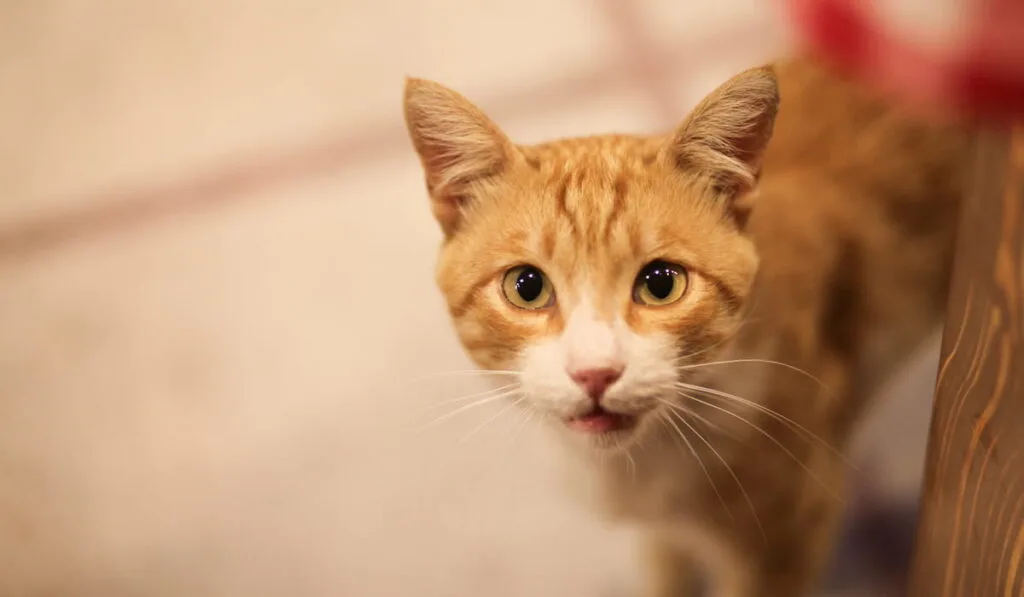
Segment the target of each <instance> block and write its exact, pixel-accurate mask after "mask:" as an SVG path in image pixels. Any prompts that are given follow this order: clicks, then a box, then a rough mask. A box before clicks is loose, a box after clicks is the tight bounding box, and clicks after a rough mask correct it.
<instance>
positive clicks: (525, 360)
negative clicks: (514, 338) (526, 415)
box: [516, 337, 592, 419]
mask: <svg viewBox="0 0 1024 597" xmlns="http://www.w3.org/2000/svg"><path fill="white" fill-rule="evenodd" d="M516 368H517V370H518V371H520V372H521V373H522V375H521V377H520V382H521V383H522V387H523V393H524V395H525V396H526V399H527V400H528V401H529V402H530V404H531V406H533V407H534V408H538V409H540V410H541V411H542V412H545V413H548V414H551V415H554V416H556V417H558V418H562V419H565V418H569V417H572V416H577V415H580V414H582V413H584V412H586V411H588V410H589V409H590V408H591V407H592V404H591V401H590V399H589V398H587V397H586V395H585V394H583V393H582V392H581V391H580V389H579V388H578V387H577V386H576V385H575V384H574V383H573V382H572V380H571V379H570V378H569V376H568V375H567V374H566V372H565V347H564V345H563V343H562V342H561V341H560V339H559V338H555V337H552V338H546V339H543V340H540V341H537V342H532V343H530V344H528V345H526V346H525V347H524V348H523V350H522V352H521V354H520V357H519V359H518V360H517V363H516Z"/></svg>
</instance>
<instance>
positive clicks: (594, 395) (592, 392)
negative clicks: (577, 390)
mask: <svg viewBox="0 0 1024 597" xmlns="http://www.w3.org/2000/svg"><path fill="white" fill-rule="evenodd" d="M622 370H623V367H599V368H594V369H578V370H576V371H569V377H570V378H572V380H573V381H574V382H576V384H577V385H579V386H580V387H581V388H583V390H584V391H586V392H587V395H588V396H590V398H591V399H593V400H600V399H601V397H602V396H604V393H605V390H607V389H608V386H610V385H612V384H613V383H615V381H616V380H618V379H619V378H620V377H622Z"/></svg>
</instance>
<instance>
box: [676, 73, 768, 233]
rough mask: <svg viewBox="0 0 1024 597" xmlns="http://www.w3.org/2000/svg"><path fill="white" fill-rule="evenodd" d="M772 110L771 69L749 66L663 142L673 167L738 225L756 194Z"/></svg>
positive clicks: (705, 100) (751, 204) (749, 208)
mask: <svg viewBox="0 0 1024 597" xmlns="http://www.w3.org/2000/svg"><path fill="white" fill-rule="evenodd" d="M778 109H779V85H778V81H777V80H776V77H775V73H774V71H773V70H772V69H771V68H769V67H762V68H754V69H750V70H747V71H745V72H742V73H740V74H738V75H736V76H735V77H733V78H732V79H730V80H728V81H726V82H725V83H724V84H722V85H721V86H720V87H719V88H718V89H716V90H714V91H713V92H711V94H710V95H708V96H707V97H706V98H704V99H703V100H702V101H701V102H700V103H699V104H698V105H697V107H696V108H694V110H693V112H692V113H691V114H690V116H689V118H687V119H686V121H685V122H683V124H682V125H681V126H680V127H679V128H678V129H677V130H676V132H675V133H674V134H673V136H672V138H671V141H670V142H669V147H668V149H669V154H670V156H671V158H672V161H673V162H674V164H675V165H676V167H678V168H680V169H681V170H685V171H687V172H688V173H690V174H694V175H697V176H698V177H699V179H700V180H703V181H704V182H705V183H707V185H708V187H709V188H710V189H712V190H713V191H714V192H715V194H716V195H718V196H719V197H720V198H721V199H722V200H723V201H725V202H726V204H727V208H728V210H729V212H730V214H731V215H732V216H733V218H734V221H735V222H736V223H737V224H738V225H739V226H740V227H741V228H742V227H743V226H744V225H745V224H746V220H747V217H748V216H749V214H750V210H751V208H752V207H753V202H754V200H755V198H756V192H753V191H754V190H755V188H756V185H757V182H758V179H759V178H760V176H761V162H762V158H763V157H764V152H765V149H766V147H767V145H768V141H769V140H770V139H771V136H772V130H773V128H774V125H775V116H776V114H777V112H778Z"/></svg>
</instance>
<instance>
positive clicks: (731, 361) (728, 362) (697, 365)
mask: <svg viewBox="0 0 1024 597" xmlns="http://www.w3.org/2000/svg"><path fill="white" fill-rule="evenodd" d="M742 363H757V364H761V365H775V366H777V367H783V368H785V369H789V370H790V371H795V372H797V373H799V374H801V375H803V376H805V377H807V378H808V379H811V380H813V381H814V382H815V383H817V384H818V385H819V386H821V388H822V389H823V390H825V391H826V392H828V395H829V398H834V397H835V396H834V394H833V392H832V389H831V388H829V387H828V386H827V385H825V382H823V381H821V380H820V379H818V378H817V377H815V376H814V375H811V374H810V373H808V372H807V371H804V370H803V369H801V368H800V367H797V366H795V365H790V364H789V363H783V362H782V361H773V360H770V359H729V360H726V361H709V362H707V363H693V364H692V365H678V366H677V368H678V369H681V370H683V371H686V370H688V369H700V368H701V367H711V366H713V365H735V364H742Z"/></svg>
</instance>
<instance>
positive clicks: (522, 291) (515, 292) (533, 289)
mask: <svg viewBox="0 0 1024 597" xmlns="http://www.w3.org/2000/svg"><path fill="white" fill-rule="evenodd" d="M501 291H502V293H503V294H504V295H505V298H506V299H507V300H508V302H510V303H512V305H514V306H516V307H519V308H520V309H527V310H531V311H532V310H535V309H543V308H545V307H550V306H551V305H553V304H554V302H555V289H554V287H552V286H551V281H550V280H548V277H547V276H545V275H544V272H542V271H540V270H539V269H537V268H535V267H533V266H532V265H521V266H519V267H514V268H512V269H510V270H508V271H507V272H505V277H504V278H502V280H501Z"/></svg>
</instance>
